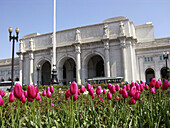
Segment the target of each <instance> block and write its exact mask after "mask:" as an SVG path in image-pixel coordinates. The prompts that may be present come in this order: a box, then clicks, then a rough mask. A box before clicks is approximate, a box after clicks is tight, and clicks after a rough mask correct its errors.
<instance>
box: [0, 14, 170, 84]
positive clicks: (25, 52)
mask: <svg viewBox="0 0 170 128" xmlns="http://www.w3.org/2000/svg"><path fill="white" fill-rule="evenodd" d="M52 38H53V37H52V33H47V34H43V35H40V34H37V33H35V34H31V35H27V36H25V37H23V38H22V39H20V50H19V51H18V52H17V54H18V55H19V58H20V59H19V61H18V63H19V65H18V67H17V68H19V69H20V82H21V83H22V84H36V83H37V81H38V80H39V81H40V83H41V84H48V83H50V79H49V78H50V77H49V76H50V75H51V72H50V70H52V68H51V67H52V65H53V64H52V59H53V51H52V50H53V48H52V46H53V45H52ZM169 46H170V37H168V38H161V39H155V38H154V26H153V24H152V23H146V24H144V25H138V26H135V25H134V23H133V22H132V21H130V20H129V19H127V18H126V17H115V18H110V19H107V20H105V21H103V22H102V23H100V24H94V25H89V26H83V27H78V28H73V29H68V30H63V31H57V32H56V66H57V77H58V80H59V82H60V84H68V83H69V82H70V81H77V83H78V84H85V82H86V79H89V78H93V77H101V76H103V77H124V81H128V82H131V81H137V80H138V81H140V80H143V81H148V80H149V77H152V76H151V75H152V74H150V72H151V71H149V72H147V71H148V70H147V69H153V71H154V75H155V77H156V79H158V78H161V69H162V68H163V67H165V61H164V60H163V59H162V60H161V57H160V56H162V52H163V51H170V47H169ZM149 57H151V58H149ZM148 58H149V61H147V59H148ZM168 62H169V60H168ZM36 65H40V66H41V68H40V71H39V78H38V71H37V70H36ZM49 65H51V67H50V66H49ZM0 71H1V67H0ZM146 75H147V77H146ZM47 78H48V79H47ZM146 79H148V80H146Z"/></svg>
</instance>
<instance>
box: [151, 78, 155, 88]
mask: <svg viewBox="0 0 170 128" xmlns="http://www.w3.org/2000/svg"><path fill="white" fill-rule="evenodd" d="M155 84H156V79H155V78H152V80H151V82H150V84H149V87H151V88H153V87H155Z"/></svg>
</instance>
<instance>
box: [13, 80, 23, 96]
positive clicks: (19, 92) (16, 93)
mask: <svg viewBox="0 0 170 128" xmlns="http://www.w3.org/2000/svg"><path fill="white" fill-rule="evenodd" d="M14 96H15V97H16V98H18V99H20V98H21V97H22V87H21V85H20V84H19V83H16V84H15V86H14Z"/></svg>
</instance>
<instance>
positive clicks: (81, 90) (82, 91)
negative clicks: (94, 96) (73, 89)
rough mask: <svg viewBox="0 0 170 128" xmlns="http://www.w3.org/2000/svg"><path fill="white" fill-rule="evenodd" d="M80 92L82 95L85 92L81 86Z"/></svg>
mask: <svg viewBox="0 0 170 128" xmlns="http://www.w3.org/2000/svg"><path fill="white" fill-rule="evenodd" d="M80 92H81V93H84V92H85V87H84V86H83V85H82V86H81V88H80Z"/></svg>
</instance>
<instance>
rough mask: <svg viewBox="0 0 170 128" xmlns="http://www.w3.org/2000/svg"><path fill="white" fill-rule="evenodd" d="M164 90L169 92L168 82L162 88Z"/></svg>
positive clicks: (165, 81)
mask: <svg viewBox="0 0 170 128" xmlns="http://www.w3.org/2000/svg"><path fill="white" fill-rule="evenodd" d="M161 89H162V90H167V89H168V81H167V80H164V83H163V85H162V87H161Z"/></svg>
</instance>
